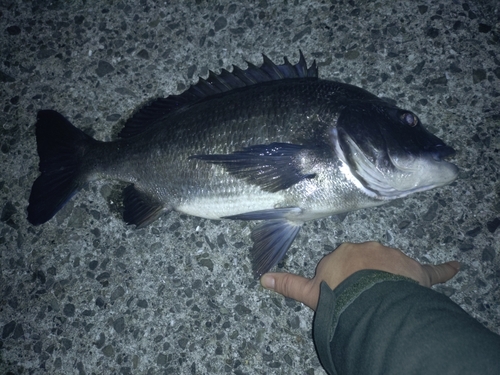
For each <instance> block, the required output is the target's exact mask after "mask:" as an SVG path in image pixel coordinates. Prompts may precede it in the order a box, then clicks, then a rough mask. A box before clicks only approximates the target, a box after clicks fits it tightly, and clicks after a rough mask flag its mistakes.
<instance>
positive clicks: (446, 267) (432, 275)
mask: <svg viewBox="0 0 500 375" xmlns="http://www.w3.org/2000/svg"><path fill="white" fill-rule="evenodd" d="M422 269H423V270H424V273H425V276H426V280H425V281H424V283H423V285H425V286H431V285H434V284H440V283H445V282H446V281H448V280H450V279H451V278H453V277H454V276H455V275H456V274H457V272H458V271H459V270H460V263H459V262H457V261H451V262H446V263H442V264H438V265H432V264H424V265H422Z"/></svg>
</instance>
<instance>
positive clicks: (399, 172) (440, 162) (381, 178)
mask: <svg viewBox="0 0 500 375" xmlns="http://www.w3.org/2000/svg"><path fill="white" fill-rule="evenodd" d="M331 141H332V143H333V146H334V150H335V154H336V155H337V157H338V158H339V160H340V161H341V162H342V166H341V169H342V171H343V172H344V174H345V175H346V177H347V178H348V179H349V180H350V181H351V182H353V183H354V184H355V185H356V186H357V187H358V188H359V189H360V190H362V191H363V192H364V193H365V194H366V195H368V196H370V197H372V198H375V199H381V200H392V199H396V198H402V197H405V196H407V195H410V194H413V193H416V192H421V191H426V190H430V189H433V188H435V187H439V186H443V185H447V184H449V183H451V182H452V181H453V180H455V179H456V178H457V176H458V167H457V166H456V165H455V164H453V163H451V162H448V161H446V160H445V158H448V157H450V156H452V155H454V154H455V150H454V149H453V148H452V147H449V146H447V145H445V144H438V145H436V146H434V147H433V148H432V149H428V150H422V153H421V154H419V155H412V154H411V153H406V152H402V153H400V154H397V153H395V152H391V150H390V149H387V150H386V151H385V152H383V153H381V155H380V156H379V160H374V159H373V158H371V157H368V156H367V155H366V154H365V152H364V151H363V150H362V149H361V148H360V147H359V146H358V145H357V144H356V142H355V141H354V140H353V139H352V138H351V137H350V136H349V135H348V134H346V133H345V132H342V139H340V135H339V131H338V129H336V128H335V129H332V130H331ZM382 159H384V160H382Z"/></svg>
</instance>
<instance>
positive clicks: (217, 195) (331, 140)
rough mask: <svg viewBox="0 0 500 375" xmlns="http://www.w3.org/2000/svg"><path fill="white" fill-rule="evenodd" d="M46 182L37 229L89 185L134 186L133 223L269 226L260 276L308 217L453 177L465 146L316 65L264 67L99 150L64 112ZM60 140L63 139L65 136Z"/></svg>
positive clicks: (35, 214) (202, 90)
mask: <svg viewBox="0 0 500 375" xmlns="http://www.w3.org/2000/svg"><path fill="white" fill-rule="evenodd" d="M36 132H37V144H38V152H39V155H40V171H41V172H42V174H41V176H40V177H39V178H38V179H37V180H36V181H35V183H34V185H33V188H32V193H31V196H30V205H29V207H28V220H29V221H30V222H32V223H33V224H41V223H43V222H45V221H47V220H49V219H50V218H51V217H52V216H53V215H54V214H55V213H56V212H57V210H59V208H60V207H62V205H64V203H65V202H66V201H67V200H68V199H69V198H70V197H71V196H72V195H73V194H74V193H75V192H76V191H77V190H78V189H79V188H80V187H82V186H83V185H84V184H85V183H86V182H88V181H91V180H95V179H101V178H106V179H113V180H120V181H125V182H129V183H130V184H131V185H130V186H129V187H127V188H126V189H125V191H124V205H125V213H124V219H125V221H126V222H128V223H131V224H136V225H138V226H144V225H147V224H149V223H150V222H152V221H154V220H155V219H156V218H158V217H159V216H160V215H161V214H163V213H165V212H167V211H170V210H176V211H179V212H184V213H187V214H190V215H195V216H200V217H204V218H208V219H222V218H229V219H239V220H260V221H261V223H260V224H258V225H257V226H256V227H255V228H254V229H253V231H252V240H253V241H254V246H253V249H252V255H253V263H254V272H255V274H256V275H257V276H258V275H261V274H262V273H264V272H267V271H268V270H269V269H270V268H272V267H273V266H274V265H275V264H276V263H277V262H278V261H279V260H280V259H281V258H282V257H283V256H284V254H285V252H286V250H287V249H288V248H289V246H290V245H291V243H292V242H293V240H294V238H295V236H296V235H297V233H298V231H299V229H300V226H301V225H302V223H304V222H305V221H307V220H312V219H317V218H321V217H326V216H330V215H334V214H340V213H346V212H349V211H353V210H356V209H360V208H365V207H371V206H377V205H380V204H383V203H385V202H387V201H389V200H392V199H395V198H399V197H404V196H406V195H408V194H411V193H414V192H418V191H424V190H428V189H431V188H434V187H438V186H442V185H445V184H447V183H449V182H451V181H453V180H454V179H455V178H456V176H457V173H458V169H457V167H456V166H455V165H454V164H451V163H449V162H447V161H445V160H443V159H444V158H445V157H447V156H449V155H451V154H452V153H453V152H454V151H453V149H452V148H451V147H449V146H446V145H445V144H444V142H443V141H441V140H440V139H439V138H437V137H435V136H434V135H432V134H430V133H429V132H427V131H426V130H425V129H424V128H423V127H422V125H421V124H420V121H419V120H418V118H417V116H416V115H414V114H413V113H411V112H410V111H406V110H402V109H399V108H397V107H395V106H394V105H391V104H389V103H387V102H385V101H383V100H381V99H379V98H377V97H376V96H375V95H373V94H370V93H369V92H367V91H365V90H363V89H360V88H358V87H355V86H351V85H347V84H343V83H339V82H334V81H328V80H322V79H319V78H318V77H317V69H316V66H315V64H313V66H311V67H309V68H308V67H307V65H306V63H305V61H304V59H303V57H302V55H301V59H300V61H299V63H297V64H296V65H291V64H290V63H289V62H288V61H287V60H286V59H285V64H283V65H275V64H274V63H272V62H271V61H270V60H269V59H267V58H266V57H265V58H264V64H263V65H262V66H261V67H260V68H257V67H255V66H253V65H250V67H249V68H248V69H247V70H241V69H238V68H235V69H234V70H233V72H232V73H229V72H227V71H223V72H222V73H221V74H220V75H215V74H213V73H211V74H210V76H209V78H208V79H207V80H200V82H199V83H198V84H197V85H195V86H192V87H191V88H190V89H189V90H187V91H186V92H185V93H183V94H181V95H179V96H171V97H168V98H164V99H158V100H156V101H154V102H153V103H152V104H150V105H148V106H146V107H144V108H143V109H141V110H140V111H139V112H137V113H136V115H135V116H133V117H132V118H131V119H130V120H129V121H128V122H127V123H126V124H125V127H124V130H123V131H122V133H121V138H120V139H118V140H116V141H113V142H99V141H96V140H94V139H92V138H91V137H89V136H87V135H85V134H84V133H83V132H81V131H79V130H78V129H76V128H75V127H73V126H72V125H71V124H70V123H69V122H68V121H67V120H66V119H64V117H62V116H61V115H60V114H58V113H57V112H54V111H40V112H39V115H38V121H37V124H36ZM56 135H57V136H56Z"/></svg>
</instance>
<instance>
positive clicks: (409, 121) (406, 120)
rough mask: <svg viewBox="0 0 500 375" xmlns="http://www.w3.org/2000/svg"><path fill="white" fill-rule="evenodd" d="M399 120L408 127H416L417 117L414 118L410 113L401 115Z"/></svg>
mask: <svg viewBox="0 0 500 375" xmlns="http://www.w3.org/2000/svg"><path fill="white" fill-rule="evenodd" d="M401 120H402V121H403V122H404V123H405V124H407V125H410V126H411V127H414V126H417V124H418V117H417V116H415V115H414V114H413V113H410V112H405V113H403V114H402V115H401Z"/></svg>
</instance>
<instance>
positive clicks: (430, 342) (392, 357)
mask: <svg viewBox="0 0 500 375" xmlns="http://www.w3.org/2000/svg"><path fill="white" fill-rule="evenodd" d="M314 339H315V344H316V347H317V350H318V354H319V356H320V360H321V362H322V364H323V366H324V367H325V369H327V371H329V373H332V374H335V373H337V374H351V373H353V374H354V373H356V374H367V375H368V374H384V375H386V374H412V373H415V374H424V373H425V374H434V373H439V374H490V373H491V374H495V375H497V374H500V337H499V336H497V335H495V334H493V333H492V332H490V331H488V330H487V329H486V328H484V327H483V326H482V325H481V324H479V323H478V322H477V321H476V320H474V319H473V318H471V317H470V316H469V315H468V314H467V313H465V312H464V311H463V310H462V309H461V308H460V307H459V306H457V305H456V304H455V303H453V302H452V301H451V300H450V299H449V298H447V297H446V296H444V295H442V294H439V293H437V292H435V291H433V290H431V289H428V288H424V287H422V286H420V285H418V284H417V283H415V282H413V281H410V280H409V279H407V278H403V277H400V276H395V275H392V274H388V273H385V272H381V271H370V270H365V271H360V272H357V273H356V274H354V275H352V276H351V277H350V278H348V279H347V280H346V281H345V282H343V283H342V284H341V285H339V286H338V287H337V288H336V289H335V291H333V292H332V291H331V290H330V289H329V288H328V286H327V285H326V284H325V283H323V284H322V286H321V295H320V300H319V304H318V309H317V312H316V316H315V321H314Z"/></svg>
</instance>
